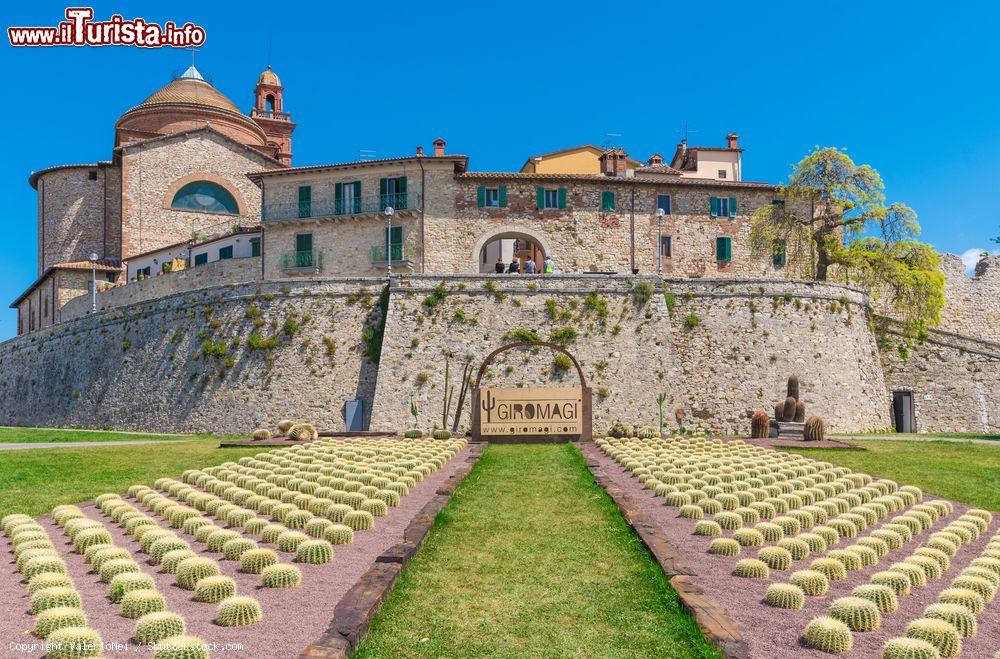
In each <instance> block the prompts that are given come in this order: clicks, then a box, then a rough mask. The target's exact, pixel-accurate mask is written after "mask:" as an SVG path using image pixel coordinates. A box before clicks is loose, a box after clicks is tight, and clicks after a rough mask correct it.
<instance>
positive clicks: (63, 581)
mask: <svg viewBox="0 0 1000 659" xmlns="http://www.w3.org/2000/svg"><path fill="white" fill-rule="evenodd" d="M72 586H73V580H72V579H71V578H70V576H69V575H68V574H63V573H60V572H42V573H40V574H36V575H35V576H33V577H31V579H29V580H28V595H29V596H31V595H34V594H35V593H37V592H38V591H39V590H42V589H43V588H58V587H70V588H71V587H72Z"/></svg>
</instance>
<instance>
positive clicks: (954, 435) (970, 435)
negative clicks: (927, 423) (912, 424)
mask: <svg viewBox="0 0 1000 659" xmlns="http://www.w3.org/2000/svg"><path fill="white" fill-rule="evenodd" d="M830 437H871V438H872V439H878V438H880V437H892V438H894V439H907V438H910V437H912V438H914V439H920V438H924V439H926V438H929V437H943V438H945V439H989V440H1000V435H993V434H982V433H974V432H933V433H925V434H919V433H902V432H891V431H886V432H856V433H834V434H832V435H830Z"/></svg>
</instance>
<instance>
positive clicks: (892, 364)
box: [882, 275, 1000, 434]
mask: <svg viewBox="0 0 1000 659" xmlns="http://www.w3.org/2000/svg"><path fill="white" fill-rule="evenodd" d="M963 276H964V275H963ZM882 366H883V369H884V370H885V377H886V384H887V386H888V388H889V390H890V391H910V392H912V393H913V412H914V417H915V418H916V428H915V429H916V431H917V432H967V433H993V434H996V433H998V432H1000V345H998V344H989V343H983V342H981V341H971V340H968V339H963V338H961V337H957V336H952V335H947V334H940V333H937V332H933V331H932V332H931V335H930V338H929V339H928V340H926V341H925V342H924V343H923V344H920V345H916V346H913V347H912V348H910V349H909V350H908V351H900V350H892V349H889V350H884V351H883V352H882Z"/></svg>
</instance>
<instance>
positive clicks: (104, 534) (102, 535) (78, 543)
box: [73, 526, 113, 554]
mask: <svg viewBox="0 0 1000 659" xmlns="http://www.w3.org/2000/svg"><path fill="white" fill-rule="evenodd" d="M112 542H113V540H112V539H111V533H109V532H108V530H107V529H106V528H104V527H103V526H102V527H100V528H89V529H84V530H83V531H80V532H79V533H77V534H76V536H75V537H74V538H73V549H75V550H76V552H77V553H78V554H82V553H83V552H84V551H86V549H87V547H89V546H91V545H110V544H112Z"/></svg>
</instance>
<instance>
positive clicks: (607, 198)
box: [601, 191, 615, 211]
mask: <svg viewBox="0 0 1000 659" xmlns="http://www.w3.org/2000/svg"><path fill="white" fill-rule="evenodd" d="M614 209H615V193H614V192H612V191H604V192H602V193H601V210H602V211H613V210H614Z"/></svg>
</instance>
